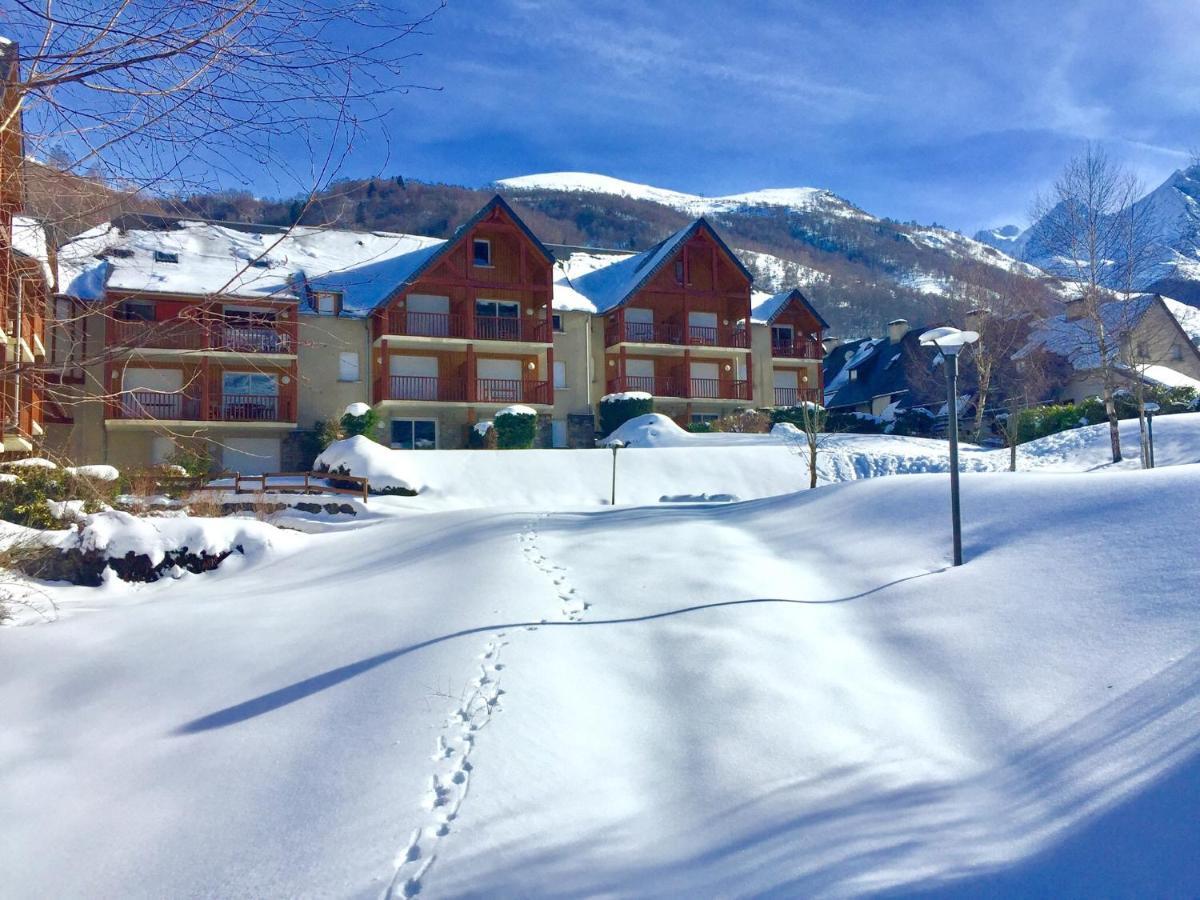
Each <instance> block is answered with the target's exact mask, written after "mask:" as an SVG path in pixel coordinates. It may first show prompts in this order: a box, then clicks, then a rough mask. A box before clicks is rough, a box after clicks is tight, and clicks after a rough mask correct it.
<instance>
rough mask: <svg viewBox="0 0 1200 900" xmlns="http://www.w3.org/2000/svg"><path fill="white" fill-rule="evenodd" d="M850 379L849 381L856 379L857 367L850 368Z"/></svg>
mask: <svg viewBox="0 0 1200 900" xmlns="http://www.w3.org/2000/svg"><path fill="white" fill-rule="evenodd" d="M850 380H851V381H858V369H851V370H850Z"/></svg>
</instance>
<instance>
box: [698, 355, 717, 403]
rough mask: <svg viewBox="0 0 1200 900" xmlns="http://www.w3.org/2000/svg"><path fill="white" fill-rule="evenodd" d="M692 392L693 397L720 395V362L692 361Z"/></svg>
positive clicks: (714, 396)
mask: <svg viewBox="0 0 1200 900" xmlns="http://www.w3.org/2000/svg"><path fill="white" fill-rule="evenodd" d="M691 375H692V392H691V396H693V397H700V398H705V397H711V398H716V397H720V396H721V380H720V379H721V365H720V363H710V362H694V363H692V372H691Z"/></svg>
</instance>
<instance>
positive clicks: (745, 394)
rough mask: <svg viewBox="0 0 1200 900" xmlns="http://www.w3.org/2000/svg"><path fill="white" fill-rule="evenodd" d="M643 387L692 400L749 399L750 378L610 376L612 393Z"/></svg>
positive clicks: (648, 392)
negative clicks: (747, 379) (748, 380)
mask: <svg viewBox="0 0 1200 900" xmlns="http://www.w3.org/2000/svg"><path fill="white" fill-rule="evenodd" d="M625 391H644V392H646V393H647V394H652V395H654V396H655V397H682V398H684V399H692V400H749V399H750V384H749V382H747V381H741V380H736V381H735V380H732V379H724V378H677V377H675V376H673V375H626V376H624V377H617V378H612V379H609V382H608V392H609V393H610V394H616V393H622V392H625Z"/></svg>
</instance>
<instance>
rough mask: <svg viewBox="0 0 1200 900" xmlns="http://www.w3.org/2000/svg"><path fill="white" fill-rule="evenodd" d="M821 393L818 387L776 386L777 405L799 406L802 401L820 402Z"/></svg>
mask: <svg viewBox="0 0 1200 900" xmlns="http://www.w3.org/2000/svg"><path fill="white" fill-rule="evenodd" d="M820 402H821V393H820V391H818V390H817V389H816V388H789V387H777V388H775V405H776V406H797V405H798V404H800V403H820Z"/></svg>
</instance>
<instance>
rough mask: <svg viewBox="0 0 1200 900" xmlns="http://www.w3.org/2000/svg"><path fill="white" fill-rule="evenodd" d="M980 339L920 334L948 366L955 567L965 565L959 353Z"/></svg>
mask: <svg viewBox="0 0 1200 900" xmlns="http://www.w3.org/2000/svg"><path fill="white" fill-rule="evenodd" d="M977 340H979V334H978V333H977V332H974V331H959V330H958V329H957V328H949V327H946V328H934V329H932V330H931V331H926V332H925V333H924V334H923V335H921V346H922V347H936V348H937V350H938V352H940V353H941V354H942V359H943V360H944V361H945V365H946V412H947V414H948V421H947V427H948V430H949V432H950V519H951V527H952V529H953V532H954V565H956V566H961V565H962V561H963V559H962V517H961V515H960V509H959V502H958V354H959V353H961V352H962V349H963V347H966V346H967V345H968V344H973V343H975V342H976V341H977Z"/></svg>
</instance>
